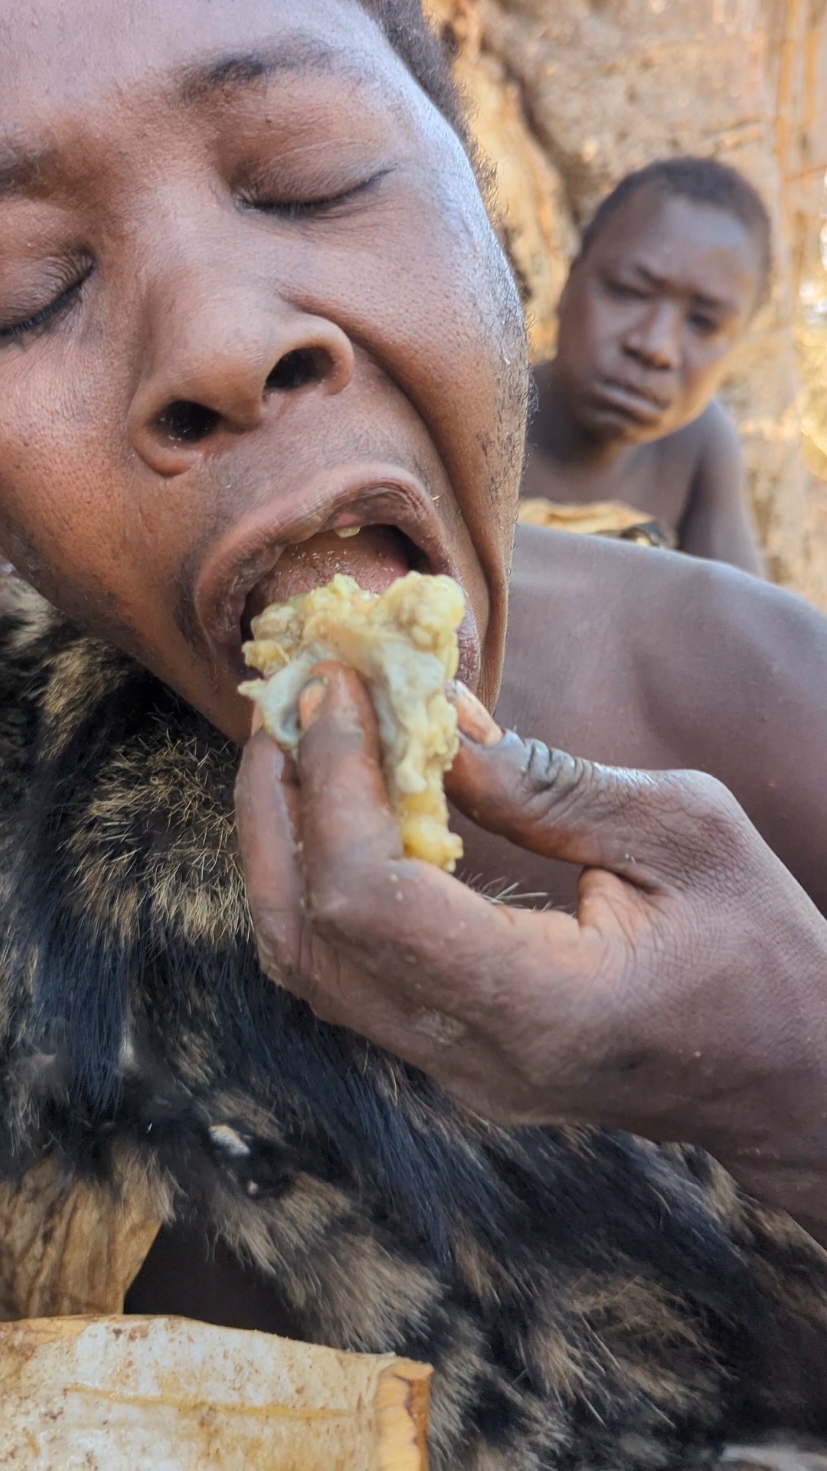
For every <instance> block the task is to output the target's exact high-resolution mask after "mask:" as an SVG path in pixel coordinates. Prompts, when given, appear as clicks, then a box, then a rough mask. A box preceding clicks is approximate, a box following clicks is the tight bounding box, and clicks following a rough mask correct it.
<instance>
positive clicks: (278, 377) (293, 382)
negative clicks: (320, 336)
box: [265, 347, 330, 391]
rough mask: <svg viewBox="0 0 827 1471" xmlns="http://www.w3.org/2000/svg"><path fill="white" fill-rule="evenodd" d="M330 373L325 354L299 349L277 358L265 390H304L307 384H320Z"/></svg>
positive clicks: (308, 348) (307, 348)
mask: <svg viewBox="0 0 827 1471" xmlns="http://www.w3.org/2000/svg"><path fill="white" fill-rule="evenodd" d="M329 371H330V365H329V362H328V359H327V354H326V353H325V352H324V351H322V350H320V349H319V348H313V347H299V348H296V349H295V350H294V351H293V352H286V353H285V354H284V357H283V358H279V361H278V362H277V363H276V366H275V367H274V369H273V371H272V373H270V375H269V377H268V379H267V382H266V384H265V388H268V389H277V388H278V389H281V390H282V391H284V390H289V389H293V388H304V387H305V386H306V385H307V384H308V383H321V381H322V379H323V378H324V377H325V376H326V374H327V373H329Z"/></svg>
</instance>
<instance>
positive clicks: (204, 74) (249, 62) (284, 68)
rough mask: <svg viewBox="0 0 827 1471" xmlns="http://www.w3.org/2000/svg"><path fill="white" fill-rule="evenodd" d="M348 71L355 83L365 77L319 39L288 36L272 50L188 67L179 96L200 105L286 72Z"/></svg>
mask: <svg viewBox="0 0 827 1471" xmlns="http://www.w3.org/2000/svg"><path fill="white" fill-rule="evenodd" d="M334 69H336V70H338V71H345V72H349V73H350V74H351V75H352V76H353V78H354V80H356V81H363V80H364V74H363V73H362V72H361V71H360V70H359V68H358V67H356V66H354V65H353V63H352V62H348V61H346V60H345V58H344V57H343V55H342V53H341V52H340V51H338V50H336V49H334V47H332V46H329V45H328V44H327V43H326V42H324V41H322V40H320V38H319V37H318V36H307V35H301V34H299V35H294V36H288V37H286V38H285V40H284V41H283V42H281V43H280V44H279V45H278V46H274V47H273V48H272V49H270V48H264V49H262V50H257V51H244V52H239V53H230V54H229V55H226V56H220V57H218V58H214V59H213V60H212V61H208V62H202V63H197V64H196V65H194V66H188V67H187V68H186V69H185V70H184V71H183V72H182V73H180V80H179V82H178V86H177V89H176V90H177V93H178V96H179V98H180V100H181V101H182V102H184V103H185V104H188V105H195V106H197V105H198V104H199V103H202V102H205V101H208V100H209V99H210V98H211V97H213V96H214V95H215V93H216V92H227V91H233V90H242V89H244V88H246V87H255V86H257V85H259V84H261V83H267V82H269V81H272V79H273V78H274V77H277V76H279V75H283V74H284V73H285V72H298V71H316V72H330V71H333V70H334Z"/></svg>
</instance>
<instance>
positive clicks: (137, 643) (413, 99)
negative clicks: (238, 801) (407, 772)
mask: <svg viewBox="0 0 827 1471" xmlns="http://www.w3.org/2000/svg"><path fill="white" fill-rule="evenodd" d="M524 398H525V351H524V341H523V332H522V322H521V319H520V313H519V306H518V303H517V298H516V293H515V291H514V288H513V284H512V282H511V278H510V276H509V274H508V271H507V269H506V267H505V263H504V261H503V258H502V256H501V254H500V252H499V250H498V247H497V246H496V243H495V241H494V238H493V235H492V233H491V230H490V227H489V225H488V222H487V219H486V217H485V212H484V209H483V206H482V202H481V200H480V197H479V194H478V191H477V189H476V185H475V183H474V180H473V177H472V174H471V171H470V168H469V165H468V163H467V160H466V158H465V156H464V154H463V152H462V149H461V147H460V145H459V143H458V141H457V139H456V137H455V136H454V134H453V132H452V131H451V129H450V128H449V127H448V126H447V124H446V123H445V122H444V120H443V119H442V118H441V117H440V116H439V114H438V113H437V112H436V111H435V109H434V108H433V107H432V106H431V105H430V103H428V102H427V100H426V99H425V97H424V96H423V94H422V93H421V91H420V90H419V88H418V87H417V86H416V84H415V83H414V82H413V80H412V79H411V77H410V76H409V75H408V73H407V71H406V70H405V68H404V67H403V66H402V64H401V63H400V62H399V61H398V60H397V58H396V57H395V56H394V54H393V52H392V51H391V50H390V48H389V47H388V45H387V43H386V42H385V40H384V38H383V37H382V35H381V33H380V31H379V30H378V28H377V27H376V26H375V25H374V23H373V22H372V21H371V20H370V19H369V18H368V17H367V16H366V15H365V13H364V12H363V11H362V10H361V9H359V8H357V7H356V6H354V5H352V4H348V3H345V0H314V4H313V5H312V6H307V5H305V4H300V3H298V0H245V3H244V5H237V4H233V3H232V0H174V3H173V4H167V3H164V4H163V5H162V4H161V3H160V0H122V3H119V4H118V5H112V4H111V3H110V0H67V3H66V4H65V5H63V6H61V7H57V6H54V5H53V4H51V3H49V0H34V3H32V4H30V5H27V6H25V7H23V8H22V9H21V7H20V6H18V5H17V4H14V3H12V0H0V406H2V407H1V408H0V543H2V545H3V547H4V550H5V551H6V552H7V553H8V554H9V555H10V557H11V558H12V560H13V561H14V562H15V564H16V565H17V566H18V567H19V568H20V570H21V571H22V572H23V574H24V576H27V577H28V578H29V579H30V580H31V581H32V582H33V583H34V584H35V585H36V586H38V587H39V588H40V590H41V591H43V592H44V593H45V594H46V596H48V597H50V598H52V599H53V600H54V601H56V602H57V603H58V604H60V605H61V606H63V607H64V608H66V609H67V611H70V612H72V613H75V614H77V615H78V616H80V617H81V618H82V619H84V621H86V622H87V624H89V625H90V626H91V627H92V628H93V629H95V630H96V631H98V632H100V633H102V634H103V635H104V636H107V637H110V638H112V639H113V640H114V641H115V642H117V643H119V644H121V645H122V646H123V647H125V648H127V649H128V650H130V651H131V652H133V653H135V654H136V655H137V656H138V657H139V658H140V659H142V660H143V661H144V662H145V663H146V664H148V665H149V667H150V668H152V669H154V670H155V672H156V673H158V674H159V675H160V676H161V677H162V678H164V679H166V680H167V681H168V682H169V683H171V684H172V685H174V686H175V687H176V688H178V689H179V690H180V691H181V692H182V693H183V694H184V695H185V697H186V698H188V699H189V700H191V701H192V702H193V703H194V704H195V705H196V706H198V707H199V708H200V709H201V710H203V711H204V713H205V714H206V715H207V716H208V717H209V718H210V719H212V720H213V721H214V722H215V723H216V724H217V725H219V726H220V727H221V728H222V729H223V730H225V731H226V732H227V733H228V734H229V735H231V736H233V737H234V738H236V739H239V740H240V739H243V738H244V736H245V734H246V731H247V729H248V727H249V718H250V717H249V706H248V703H247V702H246V701H243V700H242V699H241V697H240V696H238V695H237V694H236V692H235V686H236V683H237V681H238V679H239V678H240V677H241V676H242V674H243V666H242V663H241V658H240V643H241V638H242V634H243V631H244V630H245V628H246V625H247V624H248V623H249V618H250V617H251V616H252V615H253V614H254V613H255V612H256V611H257V610H258V608H260V607H261V606H262V605H263V604H264V603H265V602H267V601H268V600H270V599H271V598H274V597H283V596H287V595H289V594H290V593H293V592H295V591H297V590H300V589H301V588H303V587H307V586H309V585H313V584H315V583H317V582H319V581H322V580H324V581H326V580H327V579H328V577H329V576H330V575H332V573H333V572H334V571H336V570H344V571H352V572H353V574H354V575H356V576H357V577H358V578H359V580H360V581H361V582H362V583H363V585H367V586H376V587H379V586H381V585H383V584H384V583H386V582H387V581H388V580H390V579H392V578H393V577H394V576H396V575H399V573H400V572H404V571H405V570H407V568H408V567H410V566H417V567H420V568H422V569H423V570H432V571H450V572H452V573H453V574H454V575H456V576H457V577H459V578H460V580H461V581H462V582H463V583H464V585H465V588H466V592H467V594H468V600H469V606H470V613H469V617H468V619H467V622H466V626H465V628H464V631H463V661H464V662H463V666H462V667H463V672H464V674H465V677H466V678H467V679H469V680H470V681H471V683H472V684H473V683H475V682H476V681H477V679H478V678H479V675H480V669H482V682H481V689H482V693H483V695H484V696H487V697H489V698H490V697H491V696H492V695H493V693H494V690H495V688H496V683H497V679H498V673H499V665H500V659H501V653H502V641H503V634H504V619H505V595H506V584H507V575H508V561H509V553H510V542H511V526H512V522H513V515H514V506H515V503H516V496H517V493H518V487H519V475H520V468H521V453H522V430H523V413H524ZM352 525H362V526H364V527H365V528H370V529H365V530H364V531H362V532H361V533H360V535H359V536H357V537H353V538H349V539H347V540H344V539H340V538H339V537H338V536H337V535H336V534H335V530H334V529H333V528H335V527H336V526H338V527H340V528H341V527H344V526H352Z"/></svg>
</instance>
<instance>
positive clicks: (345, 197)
mask: <svg viewBox="0 0 827 1471" xmlns="http://www.w3.org/2000/svg"><path fill="white" fill-rule="evenodd" d="M388 173H390V169H381V170H380V171H379V172H378V173H376V174H372V175H371V177H370V178H369V179H361V180H360V181H359V183H358V184H351V185H349V186H348V187H347V189H340V190H338V191H337V192H336V193H333V194H321V195H317V196H315V197H314V198H311V199H268V198H267V197H266V195H265V196H264V197H262V196H261V195H260V194H258V193H257V192H256V193H255V194H254V193H253V192H252V191H248V192H247V193H246V195H242V198H241V203H242V204H243V205H244V206H245V207H246V208H247V209H255V210H259V211H260V212H261V213H262V214H270V215H277V216H278V218H279V219H284V220H303V219H311V218H314V217H316V216H320V215H328V214H335V213H336V212H337V211H338V210H339V209H341V208H343V207H344V206H345V205H348V204H350V203H352V202H353V201H354V200H356V199H359V198H360V197H361V196H363V195H365V194H368V193H369V192H370V191H371V190H372V189H374V188H375V187H376V185H377V184H378V183H379V182H380V180H382V179H384V177H385V175H386V174H388Z"/></svg>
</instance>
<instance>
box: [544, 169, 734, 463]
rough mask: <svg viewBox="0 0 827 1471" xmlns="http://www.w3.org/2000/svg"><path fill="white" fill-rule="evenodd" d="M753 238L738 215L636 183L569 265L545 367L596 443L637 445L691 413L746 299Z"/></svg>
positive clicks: (710, 382) (699, 405)
mask: <svg viewBox="0 0 827 1471" xmlns="http://www.w3.org/2000/svg"><path fill="white" fill-rule="evenodd" d="M760 269H761V263H760V256H759V251H758V246H757V245H756V243H755V241H754V240H753V239H752V237H751V236H750V235H749V234H748V232H747V231H746V229H745V228H744V226H743V225H742V224H741V223H740V221H739V220H736V219H735V218H734V217H733V216H732V215H730V214H727V213H725V212H724V211H722V210H720V209H716V208H712V207H710V206H707V205H698V204H693V203H692V202H690V201H688V200H686V199H679V198H668V197H667V198H664V197H662V196H660V195H658V194H657V192H656V191H654V190H653V189H650V188H647V187H644V188H642V189H640V190H639V191H638V192H637V193H636V194H633V195H632V196H631V198H630V199H628V200H627V201H626V203H625V204H623V205H621V207H620V208H619V209H618V210H617V212H616V213H615V214H614V215H613V216H612V217H611V220H610V222H609V223H608V225H607V226H606V228H605V229H604V231H603V232H602V234H600V235H599V236H598V238H597V240H595V242H594V244H593V245H592V246H591V248H590V249H589V251H588V253H587V255H586V256H585V258H584V259H583V260H582V261H581V262H579V263H578V264H577V265H576V266H575V267H574V269H573V270H572V273H571V276H570V278H569V281H568V284H567V286H566V289H565V292H564V295H563V299H562V301H561V307H560V336H559V346H558V355H557V359H556V362H555V375H556V377H557V381H558V382H559V383H560V385H561V387H562V389H563V391H564V393H565V396H566V399H567V402H568V403H569V405H570V407H571V410H572V412H573V413H574V415H575V417H576V419H577V421H578V423H580V424H581V426H582V427H583V428H584V429H586V431H587V432H588V433H589V434H591V435H593V436H594V438H595V439H597V440H598V441H621V442H625V443H629V444H643V443H647V442H648V441H651V440H654V439H660V438H661V437H662V436H663V435H665V434H672V433H673V432H674V431H675V430H676V429H680V428H682V427H683V425H684V424H689V423H691V421H692V420H693V419H695V418H697V417H698V415H699V414H700V413H702V412H703V410H704V409H705V408H706V406H707V404H708V403H709V401H710V399H711V398H712V397H713V396H714V394H715V392H716V390H717V388H718V385H719V383H720V381H721V378H722V376H723V373H724V370H725V368H726V366H727V360H728V357H729V354H730V353H731V351H732V349H733V348H734V346H735V345H736V343H737V342H738V340H739V338H740V337H741V335H742V333H743V331H744V329H745V327H746V325H747V323H748V321H749V318H750V314H751V312H752V310H753V308H754V306H755V300H756V294H757V292H758V288H759V280H760Z"/></svg>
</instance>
